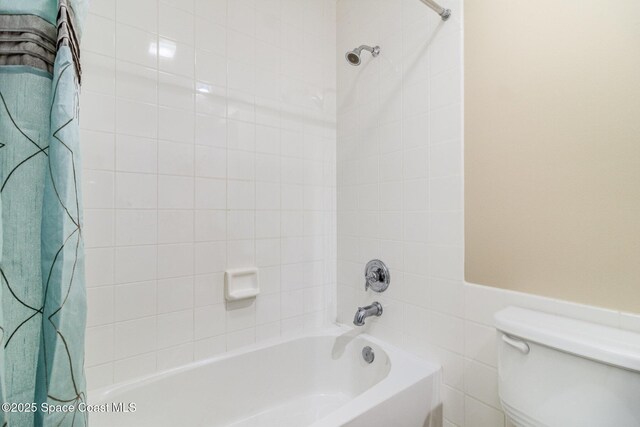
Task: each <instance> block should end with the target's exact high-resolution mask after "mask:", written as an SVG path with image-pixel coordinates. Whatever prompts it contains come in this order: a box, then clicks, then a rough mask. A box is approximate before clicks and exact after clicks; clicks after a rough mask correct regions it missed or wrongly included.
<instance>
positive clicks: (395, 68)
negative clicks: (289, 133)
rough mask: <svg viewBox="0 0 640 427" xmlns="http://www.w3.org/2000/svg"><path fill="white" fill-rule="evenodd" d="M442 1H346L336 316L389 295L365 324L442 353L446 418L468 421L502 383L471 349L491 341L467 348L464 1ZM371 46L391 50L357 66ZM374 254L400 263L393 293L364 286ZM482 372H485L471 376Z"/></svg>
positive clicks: (345, 318)
mask: <svg viewBox="0 0 640 427" xmlns="http://www.w3.org/2000/svg"><path fill="white" fill-rule="evenodd" d="M365 3H366V7H365ZM443 4H445V5H446V6H447V7H450V8H451V9H452V10H453V17H452V18H451V19H450V20H449V21H448V22H446V23H443V22H442V21H441V20H440V19H439V17H438V15H436V14H435V13H433V12H432V11H431V10H430V9H428V8H427V7H426V6H424V5H423V4H422V3H420V2H419V1H417V0H386V1H379V2H363V1H358V0H340V1H339V2H338V42H337V46H338V52H337V55H336V58H337V60H338V148H337V152H338V227H337V228H338V318H339V320H340V321H341V322H344V323H347V324H350V323H351V319H352V318H353V313H354V311H355V309H356V307H357V306H358V305H363V304H367V303H370V302H371V301H373V300H374V299H377V300H379V301H380V302H381V303H382V304H383V306H384V307H385V313H384V315H383V316H382V317H381V318H378V319H375V320H373V321H369V322H368V323H369V325H368V326H367V327H366V328H367V330H368V331H369V332H371V333H373V334H375V335H379V336H381V337H382V338H384V339H386V340H389V341H391V342H393V343H395V344H398V345H400V346H403V347H405V348H407V349H410V350H411V351H414V352H415V353H417V354H419V355H422V356H424V357H428V358H430V359H432V360H435V361H437V362H439V363H441V364H442V365H443V366H444V385H443V398H444V408H445V409H444V415H445V418H446V420H447V422H448V423H449V425H464V424H465V412H466V409H465V408H466V405H465V399H466V398H467V397H466V396H468V398H469V399H478V398H481V397H485V394H490V392H491V391H492V388H491V385H492V384H493V383H492V382H485V381H483V380H484V379H486V378H487V377H490V376H491V375H490V373H487V372H486V370H485V371H482V367H483V366H484V365H483V366H482V367H480V366H478V365H479V364H480V363H481V362H476V360H475V359H474V358H473V357H467V355H471V354H472V353H473V352H474V351H475V350H476V349H477V348H478V347H480V348H481V350H482V352H481V353H480V354H481V355H482V356H483V358H484V359H483V360H485V361H486V359H487V358H490V357H491V354H490V351H489V350H485V349H484V346H483V345H482V344H481V343H478V342H473V341H472V342H471V343H470V345H471V344H475V347H470V348H469V350H468V352H467V349H466V348H465V344H466V342H465V334H467V333H471V329H470V328H471V326H468V325H467V322H466V321H465V313H464V295H465V293H464V282H463V277H464V274H463V268H464V265H463V253H464V252H463V221H464V216H463V210H462V209H463V203H462V199H463V191H462V189H463V180H462V164H463V159H462V132H461V117H462V79H461V76H462V28H461V22H462V16H461V14H462V9H461V7H460V3H459V2H457V1H445V2H443ZM361 44H370V45H380V47H381V49H382V53H381V55H380V56H379V57H378V58H376V59H372V58H371V57H370V56H369V55H368V54H367V53H365V54H363V62H362V65H361V66H359V67H352V66H350V65H349V64H347V63H346V61H345V60H344V53H345V52H347V51H348V50H351V49H353V48H354V47H357V46H359V45H361ZM373 258H380V259H382V260H383V261H385V262H386V263H387V265H388V266H389V267H390V268H391V277H392V282H391V287H390V288H389V290H388V291H387V292H386V293H385V294H381V295H378V294H374V293H372V292H371V291H369V292H365V291H364V289H363V277H362V270H363V267H364V265H365V263H366V262H367V261H368V260H370V259H373ZM473 332H476V331H473ZM483 332H484V331H483ZM481 336H483V337H484V335H481ZM487 353H489V354H487ZM473 355H475V353H473ZM472 372H473V373H475V372H482V373H483V374H484V376H482V377H479V378H478V379H477V381H476V382H472V381H465V380H467V379H468V378H475V377H474V376H473V375H472ZM488 400H489V403H492V404H494V405H495V404H496V402H495V399H488ZM478 405H479V408H480V409H477V408H476V409H474V410H475V412H481V411H482V409H483V408H484V406H482V405H485V404H484V403H482V401H478ZM469 407H471V406H469ZM475 412H474V413H473V414H474V415H473V416H474V417H475ZM469 416H472V415H469ZM467 425H474V424H473V423H472V422H470V423H467Z"/></svg>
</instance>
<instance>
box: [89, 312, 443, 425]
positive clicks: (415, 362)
mask: <svg viewBox="0 0 640 427" xmlns="http://www.w3.org/2000/svg"><path fill="white" fill-rule="evenodd" d="M340 336H344V337H347V338H349V343H350V342H351V341H352V340H354V339H363V340H365V341H368V342H371V343H372V344H375V345H376V346H378V347H380V348H381V349H382V350H383V351H384V352H385V353H386V354H387V357H388V358H389V361H390V365H391V366H390V369H389V372H388V373H387V375H386V376H385V377H384V378H382V379H381V380H380V381H379V382H378V383H376V384H375V385H373V386H372V387H370V388H369V389H367V390H365V391H364V392H362V393H360V394H359V395H357V396H354V397H353V399H351V400H350V401H349V402H348V403H347V404H346V405H344V406H343V407H341V408H338V409H337V410H335V411H333V412H331V413H329V414H327V415H326V416H324V417H323V418H321V419H319V420H317V421H316V422H314V423H313V424H312V425H311V426H309V427H325V426H332V425H336V424H335V422H336V421H337V420H340V423H346V422H349V421H350V420H352V419H354V418H355V417H357V416H358V415H359V414H361V413H363V412H365V411H366V410H368V409H371V408H373V407H374V406H376V405H379V404H381V403H383V402H385V401H386V400H389V399H391V398H393V397H394V396H395V395H397V394H398V393H400V392H402V391H403V390H405V389H407V388H409V387H412V386H414V385H416V384H418V383H420V382H421V381H424V380H430V381H431V387H432V389H433V392H434V393H435V394H436V395H435V396H432V401H431V402H428V403H429V409H430V410H432V409H434V408H435V407H436V406H437V405H439V404H440V403H441V396H439V385H440V381H441V371H442V367H441V366H439V365H437V364H435V363H433V362H431V361H429V360H425V359H423V358H420V357H418V356H416V355H415V354H413V353H410V352H409V351H407V350H403V349H400V348H398V347H396V346H395V345H393V344H390V343H389V342H387V341H384V340H381V339H379V338H376V337H373V336H371V335H369V334H368V333H367V329H364V328H363V329H360V328H353V327H349V326H347V325H343V324H332V325H328V326H327V327H325V328H320V329H318V330H314V331H309V332H308V333H302V334H297V335H292V336H288V337H278V338H273V339H269V340H264V341H261V342H258V343H254V344H250V345H248V346H244V347H240V348H237V349H235V350H231V351H228V352H224V353H220V354H217V355H214V356H211V357H208V358H205V359H202V360H197V361H194V362H190V363H188V364H186V365H180V366H177V367H174V368H169V369H165V370H162V371H158V372H154V373H151V374H148V375H143V376H140V377H135V378H132V379H129V380H126V381H123V382H120V383H117V384H112V385H109V386H105V387H99V388H95V389H91V390H89V392H88V399H87V400H88V402H89V403H90V404H102V403H105V402H108V401H109V399H110V398H111V397H112V396H116V397H117V395H118V394H119V393H124V392H127V391H130V390H133V389H136V388H140V387H144V386H145V385H148V384H153V383H154V382H156V381H160V380H162V379H163V378H167V377H172V376H175V375H179V374H180V373H182V372H188V371H191V370H195V369H198V368H200V367H204V366H207V365H210V364H214V363H217V362H221V361H224V360H227V359H231V358H234V357H237V356H239V355H243V354H247V353H252V352H256V351H259V350H262V349H266V348H270V347H274V346H277V345H282V344H287V343H289V342H292V341H297V340H300V339H305V338H314V337H332V338H337V337H340ZM399 360H401V361H402V362H403V363H398V361H399ZM339 425H340V424H339Z"/></svg>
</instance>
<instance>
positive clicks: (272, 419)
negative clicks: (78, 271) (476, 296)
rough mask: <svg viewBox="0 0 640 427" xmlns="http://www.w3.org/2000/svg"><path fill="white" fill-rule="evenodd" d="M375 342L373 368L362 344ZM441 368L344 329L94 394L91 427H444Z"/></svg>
mask: <svg viewBox="0 0 640 427" xmlns="http://www.w3.org/2000/svg"><path fill="white" fill-rule="evenodd" d="M365 346H370V347H371V348H372V349H373V350H374V352H375V360H374V361H373V363H371V364H368V363H366V362H365V360H364V359H363V357H362V349H363V347H365ZM439 384H440V368H439V367H438V366H435V365H432V364H430V363H428V362H425V361H423V360H421V359H418V358H416V357H414V356H412V355H411V354H409V353H406V352H404V351H402V350H399V349H397V348H394V347H393V346H390V345H388V344H385V343H384V342H381V341H378V340H376V339H373V338H371V337H369V336H367V335H355V334H354V333H353V332H348V331H347V330H345V329H341V328H337V327H336V328H332V329H330V330H327V331H323V332H322V333H318V334H314V335H309V336H305V337H300V338H295V339H289V340H279V341H276V342H271V343H268V344H260V345H255V346H251V347H248V348H245V349H241V350H239V351H234V352H231V353H226V354H224V355H222V356H220V357H215V358H212V359H207V360H204V361H200V362H196V363H193V364H190V365H187V366H184V367H180V368H177V369H172V370H170V371H166V372H161V373H158V374H155V375H152V376H149V377H145V378H143V379H140V380H136V381H133V382H130V383H125V384H121V385H116V386H113V387H109V388H107V389H101V390H96V391H95V392H92V393H90V394H89V401H90V403H91V404H107V405H105V406H106V407H108V408H109V409H110V410H112V409H113V408H112V406H111V404H112V403H124V404H125V405H126V404H129V403H135V405H136V410H135V412H129V413H117V412H109V413H92V414H90V422H91V424H90V425H91V426H92V427H152V426H153V427H163V426H172V427H173V426H184V427H214V426H229V427H230V426H233V427H246V426H256V427H271V426H273V427H302V426H313V427H336V426H343V425H347V426H368V427H371V426H373V427H376V426H380V427H387V426H398V427H423V426H439V425H440V421H439V420H438V419H437V418H438V416H436V415H435V414H436V412H437V410H436V409H437V408H438V407H439V404H440V396H439Z"/></svg>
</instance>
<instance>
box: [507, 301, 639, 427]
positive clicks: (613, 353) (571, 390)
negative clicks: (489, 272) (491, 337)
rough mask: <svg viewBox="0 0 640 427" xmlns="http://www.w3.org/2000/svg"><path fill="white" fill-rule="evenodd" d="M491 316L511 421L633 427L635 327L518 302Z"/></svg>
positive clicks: (520, 425)
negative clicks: (536, 308) (610, 324)
mask: <svg viewBox="0 0 640 427" xmlns="http://www.w3.org/2000/svg"><path fill="white" fill-rule="evenodd" d="M494 320H495V327H496V329H497V332H498V388H499V394H500V402H501V404H502V407H503V409H504V411H505V413H506V415H507V417H508V419H509V421H510V422H511V423H512V425H515V426H517V427H530V426H531V427H533V426H535V427H539V426H546V427H638V426H640V334H638V333H634V332H630V331H625V330H621V329H617V328H612V327H607V326H602V325H597V324H594V323H589V322H584V321H580V320H575V319H570V318H567V317H561V316H557V315H551V314H547V313H543V312H539V311H533V310H528V309H523V308H518V307H508V308H506V309H503V310H501V311H499V312H497V313H496V314H495V316H494Z"/></svg>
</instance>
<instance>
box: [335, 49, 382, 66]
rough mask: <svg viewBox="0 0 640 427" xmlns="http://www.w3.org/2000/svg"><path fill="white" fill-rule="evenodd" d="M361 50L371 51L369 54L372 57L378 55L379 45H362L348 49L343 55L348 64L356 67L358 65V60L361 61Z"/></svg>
mask: <svg viewBox="0 0 640 427" xmlns="http://www.w3.org/2000/svg"><path fill="white" fill-rule="evenodd" d="M363 50H366V51H367V52H371V56H373V57H374V58H375V57H376V56H378V55H380V46H375V47H371V46H367V45H362V46H360V47H357V48H355V49H353V50H350V51H349V52H347V53H346V54H345V55H344V57H345V58H347V62H348V63H349V64H351V65H353V66H355V67H357V66H358V65H360V62H361V59H360V54H361V53H362V51H363Z"/></svg>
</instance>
